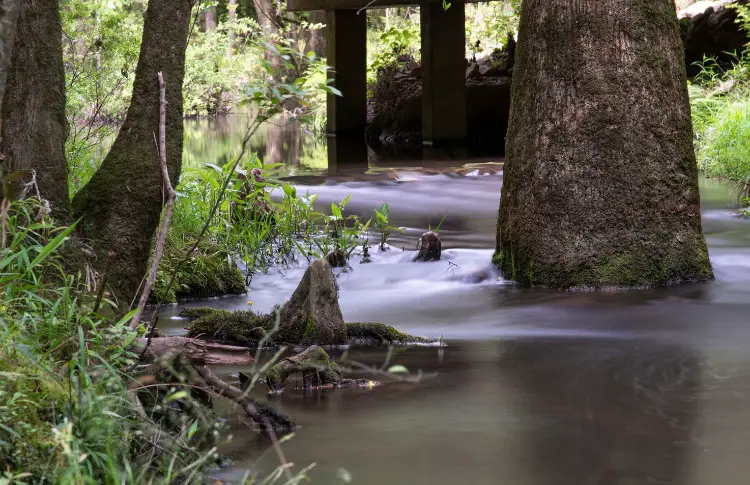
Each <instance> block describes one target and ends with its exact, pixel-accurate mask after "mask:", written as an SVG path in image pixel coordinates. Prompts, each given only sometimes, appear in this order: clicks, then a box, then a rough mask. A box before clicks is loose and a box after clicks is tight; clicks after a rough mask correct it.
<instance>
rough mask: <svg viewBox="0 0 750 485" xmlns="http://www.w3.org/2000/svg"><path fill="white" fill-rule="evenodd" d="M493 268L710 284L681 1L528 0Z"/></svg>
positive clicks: (527, 277) (553, 278)
mask: <svg viewBox="0 0 750 485" xmlns="http://www.w3.org/2000/svg"><path fill="white" fill-rule="evenodd" d="M520 22H521V23H520V31H519V40H518V47H517V51H516V65H515V69H514V75H513V89H512V101H511V115H510V122H509V124H510V126H509V129H508V135H507V148H506V163H505V170H504V179H503V190H502V198H501V203H500V212H499V217H498V231H497V246H496V253H495V262H496V263H498V264H499V265H500V266H501V268H502V270H503V272H504V274H505V275H506V276H507V277H510V278H513V279H515V280H519V281H522V282H525V283H527V284H533V285H542V286H550V287H558V288H569V287H610V286H615V287H617V286H625V287H638V286H652V285H662V284H669V283H677V282H685V281H704V280H708V279H711V278H712V277H713V274H712V270H711V265H710V262H709V259H708V252H707V249H706V243H705V240H704V238H703V234H702V230H701V219H700V200H699V194H698V173H697V168H696V162H695V155H694V152H693V134H692V127H691V122H690V104H689V101H688V93H687V83H686V77H685V66H684V61H683V53H682V45H681V42H680V33H679V28H678V24H677V19H676V13H675V5H674V2H673V0H648V1H642V0H577V1H575V2H574V1H571V0H524V2H523V6H522V11H521V19H520Z"/></svg>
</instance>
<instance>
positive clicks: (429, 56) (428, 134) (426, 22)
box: [420, 2, 466, 145]
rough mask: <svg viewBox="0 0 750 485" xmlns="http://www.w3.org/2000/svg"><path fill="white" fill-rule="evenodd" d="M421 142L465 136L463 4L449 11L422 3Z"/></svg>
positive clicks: (455, 138) (455, 4) (441, 140)
mask: <svg viewBox="0 0 750 485" xmlns="http://www.w3.org/2000/svg"><path fill="white" fill-rule="evenodd" d="M420 12H421V24H422V141H423V143H425V144H427V145H431V144H433V143H439V142H450V141H458V140H463V139H464V138H466V60H465V59H466V48H465V46H464V44H465V41H466V32H465V31H464V22H465V16H464V4H463V3H458V2H453V4H452V5H451V6H450V8H448V10H443V6H442V5H441V4H440V3H424V4H422V6H421V10H420Z"/></svg>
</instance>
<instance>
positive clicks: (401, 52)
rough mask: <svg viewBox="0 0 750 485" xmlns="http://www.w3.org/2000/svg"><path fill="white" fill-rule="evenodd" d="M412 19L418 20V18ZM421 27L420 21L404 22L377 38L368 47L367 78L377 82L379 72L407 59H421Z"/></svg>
mask: <svg viewBox="0 0 750 485" xmlns="http://www.w3.org/2000/svg"><path fill="white" fill-rule="evenodd" d="M411 18H416V19H418V18H419V17H418V16H413V17H411ZM419 29H420V27H419V23H418V21H416V20H415V21H411V20H404V21H402V22H400V23H399V25H396V26H392V27H388V28H386V29H385V30H384V31H383V32H382V33H380V34H379V35H378V36H377V41H374V42H370V46H372V48H370V46H368V49H367V53H368V58H369V62H368V68H367V77H368V80H369V81H370V82H371V83H372V82H375V79H376V78H377V75H378V73H379V72H381V71H383V70H385V69H387V68H389V67H392V66H394V65H398V64H399V63H401V62H403V59H405V58H411V59H419V57H420V51H419V46H420V30H419Z"/></svg>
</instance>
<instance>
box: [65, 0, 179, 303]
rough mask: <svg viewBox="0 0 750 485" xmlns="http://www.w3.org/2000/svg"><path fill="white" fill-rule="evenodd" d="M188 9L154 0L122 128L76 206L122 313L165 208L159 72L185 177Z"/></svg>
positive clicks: (173, 156) (175, 169) (170, 159)
mask: <svg viewBox="0 0 750 485" xmlns="http://www.w3.org/2000/svg"><path fill="white" fill-rule="evenodd" d="M190 8H191V2H190V0H150V1H149V4H148V9H147V11H146V18H145V24H144V29H143V41H142V43H141V52H140V56H139V58H138V66H137V67H136V73H135V81H134V84H133V96H132V98H131V101H130V107H129V108H128V113H127V116H126V118H125V122H124V123H123V125H122V127H121V128H120V132H119V134H118V136H117V139H116V140H115V142H114V144H113V145H112V149H111V150H110V152H109V153H108V154H107V157H106V158H105V159H104V162H103V163H102V166H101V168H100V169H99V170H98V171H97V172H96V174H95V175H94V177H93V178H92V179H91V181H90V182H89V183H88V184H87V185H86V186H85V187H84V188H83V189H81V191H80V192H79V193H78V194H77V195H76V197H75V199H74V200H73V209H74V213H75V214H76V217H82V228H83V232H84V234H85V235H86V236H87V237H90V238H91V239H93V240H94V242H95V248H96V251H97V262H96V265H97V267H98V268H99V269H102V268H104V266H105V261H106V260H107V259H109V264H108V265H107V268H108V272H109V274H108V275H107V281H108V282H109V285H110V288H111V289H112V291H113V293H114V296H115V297H116V298H117V299H118V300H119V303H120V306H121V308H123V309H124V308H127V307H128V305H130V303H131V301H133V299H134V298H135V297H136V296H137V293H138V289H139V286H140V283H141V280H142V278H143V277H144V275H145V273H146V269H147V266H148V260H149V255H150V254H151V244H152V241H153V236H154V232H155V231H156V228H157V226H158V225H159V217H160V214H161V210H162V205H163V204H164V202H165V197H164V194H163V190H162V174H161V168H160V161H159V150H158V148H157V146H156V139H157V138H156V133H158V130H159V82H158V80H157V73H158V72H159V71H163V73H164V79H165V80H166V84H167V89H166V97H167V114H166V154H167V166H168V169H169V177H170V179H171V180H174V181H175V183H176V181H177V180H178V178H179V174H180V168H181V164H182V143H183V124H182V123H183V120H182V116H183V112H182V80H183V77H184V74H185V49H186V47H187V37H188V28H189V24H190Z"/></svg>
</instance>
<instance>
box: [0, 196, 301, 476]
mask: <svg viewBox="0 0 750 485" xmlns="http://www.w3.org/2000/svg"><path fill="white" fill-rule="evenodd" d="M8 214H9V216H8V218H7V221H6V222H7V226H6V228H7V235H8V239H7V241H6V243H5V244H4V245H3V247H2V248H0V292H1V294H2V295H1V298H0V301H2V303H1V304H0V463H2V472H3V476H2V477H0V483H6V484H11V483H12V484H22V483H55V484H61V485H73V484H76V485H79V484H100V483H111V484H114V483H129V484H161V485H166V484H172V483H180V484H200V483H207V479H208V477H206V476H205V475H204V474H203V473H204V471H205V469H206V468H208V467H209V466H213V465H215V464H216V463H217V461H218V459H219V457H218V455H217V453H216V448H215V447H214V446H215V445H216V444H218V443H219V439H218V438H219V437H220V431H221V429H222V428H221V425H220V423H219V422H218V421H217V419H216V417H215V416H213V414H212V413H210V412H207V410H205V407H204V406H203V404H201V402H202V401H201V395H200V394H194V391H193V386H182V387H176V384H155V385H152V386H150V387H151V389H154V391H153V392H151V391H150V390H148V389H146V388H144V387H141V388H140V389H139V390H138V391H137V395H138V396H140V395H141V394H142V393H146V395H147V396H150V404H151V406H149V407H148V409H149V411H150V412H149V413H148V414H146V411H145V410H144V407H143V406H140V405H139V406H136V405H135V404H134V402H136V401H141V402H142V401H144V398H140V399H137V400H136V399H133V397H134V396H136V394H135V392H136V391H135V388H136V387H139V386H140V384H139V381H138V380H137V379H136V378H135V377H134V376H133V375H132V374H131V372H132V370H133V368H134V367H133V363H134V362H135V360H136V358H137V357H138V356H137V355H136V354H135V353H133V352H132V351H131V349H130V348H129V346H130V345H131V343H133V341H134V340H135V338H137V337H138V336H139V332H134V331H132V330H131V329H130V328H129V325H128V321H129V319H130V317H131V316H132V313H130V314H128V315H126V316H125V317H124V318H122V319H120V320H117V321H114V320H111V319H109V318H106V317H104V316H102V315H101V314H102V313H106V311H99V309H104V310H106V308H107V307H109V306H110V305H112V303H111V302H107V301H103V302H102V301H100V297H99V293H98V291H96V288H95V286H94V282H93V281H86V280H85V279H84V278H82V277H79V276H77V275H72V274H70V273H68V272H66V271H65V269H64V264H63V260H62V259H61V252H60V251H61V249H62V248H63V246H66V245H68V244H71V243H72V242H73V241H72V240H70V239H69V237H70V234H71V232H72V230H73V229H74V228H73V227H69V228H63V227H55V226H54V225H52V223H51V221H50V220H48V219H46V218H45V217H44V216H43V214H44V213H43V212H40V207H39V206H38V205H37V204H36V203H35V202H34V201H33V200H29V199H27V200H24V201H21V202H13V203H12V204H11V206H10V208H9V210H8ZM87 273H88V272H87ZM177 402H179V403H180V404H181V406H179V407H176V406H175V404H177ZM179 408H182V410H180V409H179ZM282 471H283V469H281V468H280V469H278V470H276V471H275V472H273V473H272V474H271V475H270V476H269V477H267V478H266V479H265V481H264V482H263V483H269V484H271V483H282V482H283V483H289V484H291V483H299V481H300V480H301V479H302V478H304V474H305V472H306V470H303V471H301V472H300V473H299V474H296V475H294V476H292V475H291V474H287V476H288V477H289V479H288V480H283V479H281V476H282ZM256 478H257V477H255V476H251V475H250V473H249V472H248V473H247V474H246V476H245V478H244V479H243V480H242V481H241V483H248V482H252V483H255V482H254V481H253V480H255V479H256Z"/></svg>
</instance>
